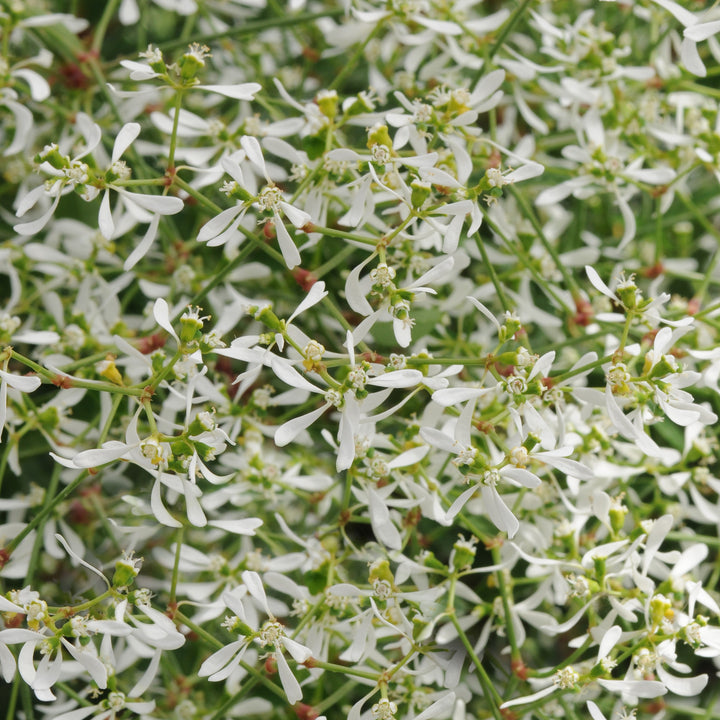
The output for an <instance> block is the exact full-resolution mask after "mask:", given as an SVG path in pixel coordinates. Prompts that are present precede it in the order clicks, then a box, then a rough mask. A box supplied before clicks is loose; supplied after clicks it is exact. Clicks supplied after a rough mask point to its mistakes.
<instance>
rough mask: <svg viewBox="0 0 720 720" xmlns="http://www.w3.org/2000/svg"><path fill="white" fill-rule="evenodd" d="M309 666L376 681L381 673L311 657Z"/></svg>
mask: <svg viewBox="0 0 720 720" xmlns="http://www.w3.org/2000/svg"><path fill="white" fill-rule="evenodd" d="M308 666H309V667H319V668H322V669H323V670H330V671H332V672H338V673H342V674H343V675H354V676H355V677H361V678H365V679H367V680H374V681H375V682H378V681H379V680H380V678H381V673H373V672H367V671H366V670H358V669H357V668H354V667H352V666H350V665H337V664H336V663H331V662H325V661H323V660H317V659H315V658H313V659H312V660H311V661H310V662H309V663H308Z"/></svg>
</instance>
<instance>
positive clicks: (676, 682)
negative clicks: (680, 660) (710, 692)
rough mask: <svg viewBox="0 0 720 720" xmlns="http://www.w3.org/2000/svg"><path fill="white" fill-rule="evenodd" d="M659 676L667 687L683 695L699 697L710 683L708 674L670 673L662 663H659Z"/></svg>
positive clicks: (657, 669) (672, 691)
mask: <svg viewBox="0 0 720 720" xmlns="http://www.w3.org/2000/svg"><path fill="white" fill-rule="evenodd" d="M656 671H657V676H658V678H660V680H662V682H663V684H664V685H665V687H666V688H667V689H668V690H669V691H670V692H671V693H675V694H676V695H681V696H682V697H697V696H698V695H699V694H700V693H701V692H702V691H703V690H704V689H705V686H706V685H707V684H708V676H707V675H705V674H704V673H703V674H702V675H697V676H695V677H678V676H677V675H673V674H671V673H669V672H668V671H667V670H666V669H665V668H664V667H663V666H662V665H660V664H658V666H657V668H656Z"/></svg>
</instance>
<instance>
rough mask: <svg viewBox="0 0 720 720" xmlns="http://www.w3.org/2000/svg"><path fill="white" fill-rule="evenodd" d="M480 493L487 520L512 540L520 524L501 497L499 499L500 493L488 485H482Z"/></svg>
mask: <svg viewBox="0 0 720 720" xmlns="http://www.w3.org/2000/svg"><path fill="white" fill-rule="evenodd" d="M480 493H481V494H482V498H483V503H484V504H485V512H486V514H487V516H488V519H489V520H490V521H491V522H492V523H493V525H495V527H496V528H497V529H498V530H502V531H503V532H506V533H507V534H508V537H509V538H513V537H514V536H515V534H516V533H517V531H518V530H519V529H520V523H519V521H518V519H517V518H516V517H515V516H514V515H513V514H512V511H511V510H510V508H509V507H508V506H507V505H506V504H505V502H504V501H503V499H502V497H500V493H498V491H497V490H496V489H495V488H494V487H491V486H488V485H483V486H482V487H481V488H480Z"/></svg>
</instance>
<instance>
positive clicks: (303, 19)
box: [163, 7, 345, 50]
mask: <svg viewBox="0 0 720 720" xmlns="http://www.w3.org/2000/svg"><path fill="white" fill-rule="evenodd" d="M344 13H345V10H344V8H341V7H337V8H328V9H326V10H323V11H322V12H316V13H308V14H306V15H292V14H288V15H287V16H285V17H281V18H272V19H270V20H257V21H255V22H243V23H238V24H236V25H235V26H231V27H228V28H227V29H224V30H221V31H220V32H216V33H207V34H205V35H199V36H197V37H196V38H195V41H196V42H198V43H210V42H213V41H214V40H226V39H227V38H232V37H239V36H243V35H250V36H254V35H257V34H259V33H260V32H262V31H263V30H268V29H270V28H280V27H287V26H297V25H306V24H308V23H311V22H314V21H315V20H321V19H324V18H330V17H338V16H339V15H343V14H344ZM186 44H187V41H186V40H185V38H180V39H179V40H172V41H170V42H167V43H163V50H171V49H173V48H176V47H182V46H184V45H186Z"/></svg>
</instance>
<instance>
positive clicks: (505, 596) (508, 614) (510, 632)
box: [492, 545, 522, 662]
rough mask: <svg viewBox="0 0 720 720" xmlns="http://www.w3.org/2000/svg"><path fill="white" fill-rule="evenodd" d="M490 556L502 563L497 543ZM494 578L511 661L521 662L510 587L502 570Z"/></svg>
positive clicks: (497, 562)
mask: <svg viewBox="0 0 720 720" xmlns="http://www.w3.org/2000/svg"><path fill="white" fill-rule="evenodd" d="M492 558H493V564H495V565H500V564H501V563H502V557H501V556H500V548H499V547H498V546H497V545H493V546H492ZM495 578H496V579H497V584H498V589H499V590H500V595H501V596H502V604H503V611H504V613H505V632H506V633H507V639H508V642H509V643H510V657H511V659H512V661H513V662H522V658H521V655H520V646H519V645H518V642H517V636H516V635H515V625H514V624H513V621H512V610H511V605H512V604H513V599H512V588H510V587H508V584H507V582H506V580H505V573H504V571H503V570H498V571H496V572H495Z"/></svg>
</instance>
